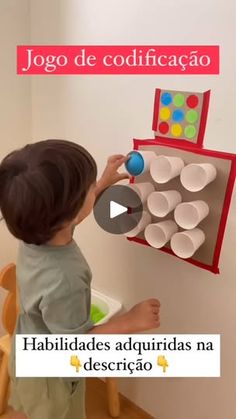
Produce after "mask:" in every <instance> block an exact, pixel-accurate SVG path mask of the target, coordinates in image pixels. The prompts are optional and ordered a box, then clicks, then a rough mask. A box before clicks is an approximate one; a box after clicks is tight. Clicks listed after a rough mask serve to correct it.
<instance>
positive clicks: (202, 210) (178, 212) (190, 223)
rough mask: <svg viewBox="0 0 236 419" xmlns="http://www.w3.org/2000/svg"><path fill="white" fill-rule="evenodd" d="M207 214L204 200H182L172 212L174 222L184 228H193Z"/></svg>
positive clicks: (207, 210) (207, 208) (207, 209)
mask: <svg viewBox="0 0 236 419" xmlns="http://www.w3.org/2000/svg"><path fill="white" fill-rule="evenodd" d="M208 214H209V206H208V205H207V203H206V202H205V201H191V202H182V204H179V205H177V207H176V208H175V212H174V217H175V221H176V223H177V224H178V225H179V226H180V227H182V228H184V229H186V230H190V229H192V228H195V227H196V226H197V225H198V224H199V223H200V222H201V221H202V220H203V219H204V218H205V217H207V216H208Z"/></svg>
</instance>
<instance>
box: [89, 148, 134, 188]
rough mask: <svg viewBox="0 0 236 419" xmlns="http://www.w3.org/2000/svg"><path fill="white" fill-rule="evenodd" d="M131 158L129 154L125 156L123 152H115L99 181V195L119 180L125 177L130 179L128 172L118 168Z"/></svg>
mask: <svg viewBox="0 0 236 419" xmlns="http://www.w3.org/2000/svg"><path fill="white" fill-rule="evenodd" d="M128 159H129V156H123V155H122V154H115V155H114V156H111V157H109V158H108V161H107V166H106V168H105V170H104V172H103V174H102V177H101V179H100V180H99V181H98V183H97V187H96V189H97V195H98V194H99V193H101V192H102V191H103V190H104V189H106V188H108V187H109V186H111V185H113V184H114V183H116V182H119V181H120V180H123V179H129V178H130V176H129V174H128V173H119V172H118V169H119V167H120V166H122V164H124V163H125V162H126V161H127V160H128Z"/></svg>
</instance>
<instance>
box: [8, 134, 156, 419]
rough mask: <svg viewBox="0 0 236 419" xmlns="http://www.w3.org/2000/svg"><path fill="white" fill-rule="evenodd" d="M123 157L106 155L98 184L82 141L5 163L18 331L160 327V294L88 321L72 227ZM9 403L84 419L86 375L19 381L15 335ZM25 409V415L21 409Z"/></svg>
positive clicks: (46, 415) (58, 417)
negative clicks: (98, 321) (15, 247)
mask: <svg viewBox="0 0 236 419" xmlns="http://www.w3.org/2000/svg"><path fill="white" fill-rule="evenodd" d="M126 159H127V158H126V157H124V156H122V155H116V156H112V157H110V158H109V159H108V164H107V167H106V169H105V171H104V173H103V175H102V177H101V179H100V180H99V181H98V182H96V177H97V167H96V163H95V161H94V159H93V158H92V156H91V155H90V154H89V153H88V152H87V151H86V150H85V149H84V148H83V147H81V146H80V145H78V144H76V143H73V142H70V141H65V140H45V141H39V142H37V143H34V144H28V145H26V146H25V147H23V148H21V149H19V150H15V151H13V152H11V153H10V154H8V155H7V156H6V157H5V158H4V159H3V161H2V162H1V164H0V210H1V213H2V216H3V218H4V219H5V222H6V225H7V227H8V229H9V231H10V232H11V233H12V234H13V236H15V237H16V238H18V239H19V240H20V241H19V252H18V258H17V265H16V273H17V286H18V289H19V307H20V312H19V317H18V321H17V325H16V329H15V333H22V334H27V333H32V334H37V333H45V334H48V333H59V334H63V333H65V334H68V333H74V334H77V333H78V334H80V333H92V334H95V333H96V334H97V333H104V334H109V333H135V332H141V331H145V330H149V329H153V328H156V327H158V326H159V307H160V303H159V301H158V300H156V299H150V300H146V301H143V302H141V303H139V304H137V305H135V306H134V307H133V308H132V309H131V310H130V311H129V312H127V313H126V314H123V315H120V316H117V317H116V318H114V319H112V320H110V321H109V322H107V323H105V324H103V325H101V326H94V325H93V323H92V322H91V320H90V299H91V295H90V282H91V271H90V268H89V266H88V264H87V262H86V260H85V258H84V256H83V255H82V253H81V251H80V249H79V247H78V246H77V244H76V242H75V241H74V240H73V232H74V228H75V226H76V225H77V224H79V223H81V222H82V221H83V219H84V218H85V217H87V216H88V215H89V213H90V212H91V211H92V209H93V206H94V203H95V200H96V197H97V196H98V195H99V194H100V193H101V192H102V191H103V190H104V189H105V188H107V187H108V186H110V185H111V184H114V183H116V182H117V181H119V180H121V179H124V178H126V177H127V175H125V174H119V173H118V172H117V170H118V168H119V167H120V166H121V165H122V164H123V163H124V162H125V161H126ZM12 343H13V344H12V353H11V359H10V364H9V370H10V377H11V395H10V401H9V404H10V405H11V406H13V408H14V409H15V411H18V412H22V413H16V414H15V416H14V417H15V418H29V419H54V418H55V419H76V418H79V419H84V418H85V417H86V415H85V407H84V398H85V397H84V395H85V389H84V387H85V380H84V379H83V378H79V379H77V380H76V379H75V378H69V377H68V378H16V377H15V356H14V355H15V348H14V338H13V340H12ZM23 412H24V413H23Z"/></svg>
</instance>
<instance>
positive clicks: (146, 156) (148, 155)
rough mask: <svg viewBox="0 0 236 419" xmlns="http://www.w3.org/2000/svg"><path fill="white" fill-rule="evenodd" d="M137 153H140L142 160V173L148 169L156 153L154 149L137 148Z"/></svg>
mask: <svg viewBox="0 0 236 419" xmlns="http://www.w3.org/2000/svg"><path fill="white" fill-rule="evenodd" d="M138 152H139V154H141V156H142V158H143V160H144V169H143V172H142V173H146V172H148V171H149V170H150V165H151V161H152V160H153V159H155V158H156V156H157V155H156V153H154V151H140V150H138Z"/></svg>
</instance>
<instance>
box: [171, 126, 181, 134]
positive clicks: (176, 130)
mask: <svg viewBox="0 0 236 419" xmlns="http://www.w3.org/2000/svg"><path fill="white" fill-rule="evenodd" d="M171 134H172V135H173V136H174V137H180V135H181V134H182V127H181V125H180V124H173V125H172V127H171Z"/></svg>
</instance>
